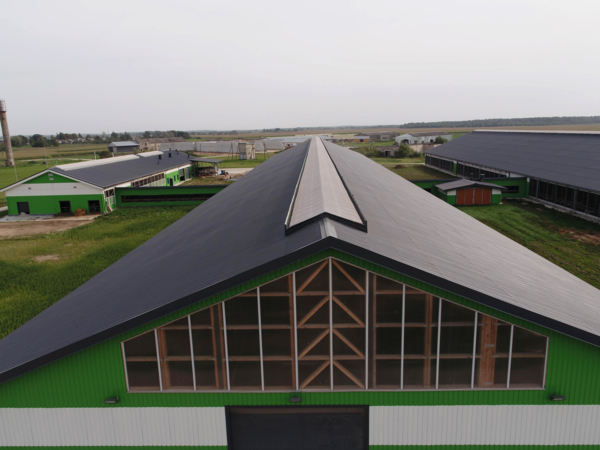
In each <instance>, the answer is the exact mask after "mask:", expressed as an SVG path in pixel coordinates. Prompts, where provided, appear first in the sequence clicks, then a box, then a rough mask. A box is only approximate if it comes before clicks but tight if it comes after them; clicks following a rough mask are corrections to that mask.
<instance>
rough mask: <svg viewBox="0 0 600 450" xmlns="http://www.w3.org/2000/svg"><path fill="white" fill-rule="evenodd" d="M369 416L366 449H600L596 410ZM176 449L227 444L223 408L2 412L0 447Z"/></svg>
mask: <svg viewBox="0 0 600 450" xmlns="http://www.w3.org/2000/svg"><path fill="white" fill-rule="evenodd" d="M167 395H168V394H167ZM369 415H370V417H369V444H370V445H396V446H402V445H413V446H416V445H422V446H425V445H538V446H546V447H548V446H556V445H590V446H598V445H600V427H598V423H600V405H559V404H550V405H468V406H373V407H371V408H370V409H369ZM181 445H187V446H208V445H213V446H226V445H227V426H226V420H225V408H223V407H215V408H189V407H181V408H123V407H120V406H118V405H115V406H112V407H105V408H4V409H0V447H10V446H13V447H24V446H30V447H38V446H45V447H50V446H61V447H67V446H181ZM546 447H544V448H546Z"/></svg>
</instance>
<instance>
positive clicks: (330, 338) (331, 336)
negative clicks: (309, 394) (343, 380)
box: [329, 258, 333, 390]
mask: <svg viewBox="0 0 600 450" xmlns="http://www.w3.org/2000/svg"><path fill="white" fill-rule="evenodd" d="M331 266H332V264H331V258H329V382H330V388H331V390H333V268H332V267H331Z"/></svg>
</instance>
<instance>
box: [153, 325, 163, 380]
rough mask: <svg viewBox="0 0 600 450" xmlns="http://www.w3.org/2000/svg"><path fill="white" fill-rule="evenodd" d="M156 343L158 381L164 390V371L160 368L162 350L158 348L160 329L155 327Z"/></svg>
mask: <svg viewBox="0 0 600 450" xmlns="http://www.w3.org/2000/svg"><path fill="white" fill-rule="evenodd" d="M154 343H155V344H156V363H157V364H158V381H159V382H160V390H161V392H162V390H163V382H162V371H161V370H160V350H159V348H158V331H157V330H156V328H155V329H154Z"/></svg>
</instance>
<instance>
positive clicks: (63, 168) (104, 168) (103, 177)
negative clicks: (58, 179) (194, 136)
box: [50, 152, 190, 188]
mask: <svg viewBox="0 0 600 450" xmlns="http://www.w3.org/2000/svg"><path fill="white" fill-rule="evenodd" d="M159 154H160V155H161V156H162V159H158V156H159ZM186 164H190V160H189V157H188V155H187V154H186V153H181V152H171V157H169V152H166V153H163V152H147V153H139V154H137V155H130V156H117V157H114V158H107V159H101V160H96V161H88V162H83V163H74V164H64V165H60V166H54V167H52V168H51V169H50V171H51V172H55V173H58V174H61V175H67V176H69V177H71V178H75V179H77V180H80V181H84V182H86V183H89V184H93V185H94V186H99V187H101V188H108V187H111V186H115V185H117V184H121V183H127V182H128V181H131V180H136V179H138V178H143V177H148V176H150V175H153V174H155V173H160V172H164V171H166V170H170V169H174V168H176V167H180V166H184V165H186Z"/></svg>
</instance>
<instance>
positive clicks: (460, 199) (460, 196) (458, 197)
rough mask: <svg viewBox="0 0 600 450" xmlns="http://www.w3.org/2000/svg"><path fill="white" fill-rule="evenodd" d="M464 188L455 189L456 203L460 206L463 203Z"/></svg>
mask: <svg viewBox="0 0 600 450" xmlns="http://www.w3.org/2000/svg"><path fill="white" fill-rule="evenodd" d="M465 194H466V189H458V190H457V191H456V204H457V205H459V206H461V205H464V204H465Z"/></svg>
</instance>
